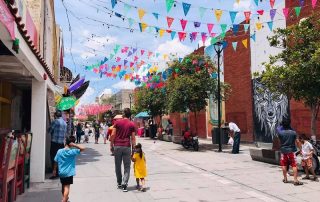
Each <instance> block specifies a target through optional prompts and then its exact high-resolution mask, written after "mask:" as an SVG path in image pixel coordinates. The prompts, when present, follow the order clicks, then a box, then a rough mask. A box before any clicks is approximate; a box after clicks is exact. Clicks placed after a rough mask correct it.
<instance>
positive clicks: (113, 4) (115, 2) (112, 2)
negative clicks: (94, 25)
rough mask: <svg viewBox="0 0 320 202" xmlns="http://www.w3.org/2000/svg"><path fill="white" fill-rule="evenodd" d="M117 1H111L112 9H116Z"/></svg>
mask: <svg viewBox="0 0 320 202" xmlns="http://www.w3.org/2000/svg"><path fill="white" fill-rule="evenodd" d="M117 3H118V2H117V0H111V5H112V8H114V7H115V6H116V4H117Z"/></svg>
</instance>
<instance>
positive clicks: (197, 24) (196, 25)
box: [193, 22, 201, 28]
mask: <svg viewBox="0 0 320 202" xmlns="http://www.w3.org/2000/svg"><path fill="white" fill-rule="evenodd" d="M193 24H194V28H199V27H200V26H201V22H194V23H193Z"/></svg>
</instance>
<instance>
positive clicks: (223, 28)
mask: <svg viewBox="0 0 320 202" xmlns="http://www.w3.org/2000/svg"><path fill="white" fill-rule="evenodd" d="M220 27H221V31H222V33H226V29H227V24H220Z"/></svg>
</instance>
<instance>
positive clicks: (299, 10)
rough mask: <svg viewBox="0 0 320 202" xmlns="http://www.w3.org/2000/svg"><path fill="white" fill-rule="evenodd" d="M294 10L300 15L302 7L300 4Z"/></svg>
mask: <svg viewBox="0 0 320 202" xmlns="http://www.w3.org/2000/svg"><path fill="white" fill-rule="evenodd" d="M294 10H295V12H296V16H297V17H299V15H300V13H301V7H300V6H297V7H294Z"/></svg>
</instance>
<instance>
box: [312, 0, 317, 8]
mask: <svg viewBox="0 0 320 202" xmlns="http://www.w3.org/2000/svg"><path fill="white" fill-rule="evenodd" d="M311 4H312V8H313V9H314V8H315V7H316V4H317V0H311Z"/></svg>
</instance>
